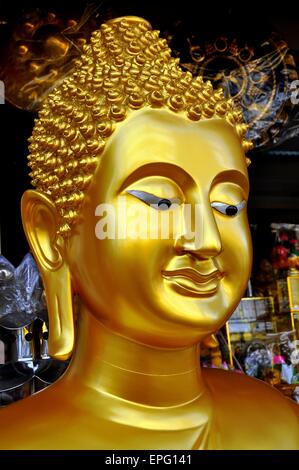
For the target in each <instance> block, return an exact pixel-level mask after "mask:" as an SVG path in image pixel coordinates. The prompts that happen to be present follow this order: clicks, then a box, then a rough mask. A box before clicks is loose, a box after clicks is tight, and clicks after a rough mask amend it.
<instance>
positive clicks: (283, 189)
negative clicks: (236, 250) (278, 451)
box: [0, 0, 299, 265]
mask: <svg viewBox="0 0 299 470" xmlns="http://www.w3.org/2000/svg"><path fill="white" fill-rule="evenodd" d="M91 3H92V4H93V5H96V6H97V7H98V10H97V11H98V12H99V13H100V14H99V22H102V21H105V20H106V19H107V18H109V17H116V16H122V15H137V16H143V17H145V18H147V19H148V20H149V21H150V22H151V23H152V25H153V27H154V28H155V29H159V30H161V31H165V30H167V29H168V28H175V26H174V25H176V24H177V23H180V25H182V24H183V26H184V28H185V29H186V31H189V30H191V31H196V32H197V34H198V35H202V36H203V37H208V36H209V35H213V34H217V35H219V34H222V33H223V34H227V33H229V34H237V35H240V34H242V35H244V36H246V37H249V38H250V37H252V38H255V39H258V38H259V37H260V38H262V37H264V36H265V35H266V34H267V33H268V32H271V31H277V32H278V33H279V34H280V35H281V36H282V37H283V38H284V39H285V40H286V42H287V43H288V44H289V46H290V50H291V53H292V54H293V55H294V57H297V58H298V57H299V13H298V8H295V6H293V5H292V4H291V2H286V3H285V4H275V5H274V4H273V3H272V2H271V3H270V2H269V3H268V2H264V3H262V2H259V3H258V2H223V3H222V4H221V3H218V2H217V3H215V2H213V1H209V2H205V4H204V3H203V2H201V1H198V2H195V1H193V2H190V1H188V0H186V1H184V2H181V3H180V4H177V5H174V3H173V2H170V1H162V0H161V1H160V2H153V1H151V2H149V1H146V0H144V1H125V2H123V1H122V2H120V1H101V2H97V1H95V2H86V1H77V2H74V3H73V6H72V4H71V3H69V2H62V1H41V0H40V1H31V2H29V1H23V2H20V1H19V2H14V1H13V0H11V1H10V2H7V1H6V2H1V4H0V21H1V20H2V21H5V22H7V26H1V25H0V47H1V50H2V60H3V58H4V60H5V47H4V45H5V44H6V41H7V38H8V37H9V34H11V31H12V29H13V28H14V27H15V25H16V24H17V23H18V21H19V20H20V18H21V17H22V15H23V13H24V11H28V10H29V9H30V8H41V9H45V10H47V9H48V10H49V11H51V10H55V11H58V12H64V13H65V14H68V13H69V14H71V12H73V11H74V12H75V11H83V10H84V7H85V6H86V5H90V4H91ZM261 3H262V4H261ZM297 67H298V62H297ZM35 117H36V115H35V114H34V113H31V112H28V111H23V110H20V109H18V108H16V107H13V106H12V105H10V104H9V103H6V104H5V105H0V123H1V185H0V187H1V245H2V254H3V255H4V256H5V257H7V258H8V259H9V260H10V261H11V262H12V263H13V264H15V265H17V264H18V263H19V262H20V261H21V259H22V257H23V256H24V255H25V254H26V253H27V251H28V245H27V242H26V240H25V237H24V234H23V229H22V224H21V218H20V199H21V195H22V193H23V192H24V191H25V190H26V189H27V188H29V187H30V180H29V177H28V172H29V171H28V168H27V154H28V151H27V139H28V137H29V136H30V135H31V132H32V128H33V124H34V122H33V120H34V118H35ZM273 150H274V151H273ZM250 157H251V159H252V165H251V166H250V168H249V173H250V181H251V197H250V204H249V219H250V222H251V223H252V224H255V225H256V227H257V230H256V231H255V240H254V246H255V254H256V257H259V253H263V254H265V252H267V250H269V249H270V241H271V233H270V230H269V223H270V222H288V223H299V138H293V139H292V140H288V141H286V142H284V143H283V144H282V145H279V146H276V147H275V148H272V149H271V148H267V149H264V150H260V151H252V152H251V155H250Z"/></svg>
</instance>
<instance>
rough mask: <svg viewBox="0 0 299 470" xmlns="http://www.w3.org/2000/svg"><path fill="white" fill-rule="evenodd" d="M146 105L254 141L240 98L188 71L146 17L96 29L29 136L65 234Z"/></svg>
mask: <svg viewBox="0 0 299 470" xmlns="http://www.w3.org/2000/svg"><path fill="white" fill-rule="evenodd" d="M145 106H148V107H151V108H163V107H164V108H168V109H170V110H171V111H173V112H175V113H184V114H185V115H186V117H187V118H188V119H190V120H192V121H198V120H200V119H202V118H204V119H207V118H212V117H219V118H224V119H225V120H226V121H228V122H229V123H230V124H231V125H232V126H234V127H235V129H236V131H237V133H238V135H239V137H240V139H241V142H242V145H243V148H244V150H245V152H246V151H247V150H249V149H250V148H251V146H252V144H251V142H249V141H248V140H246V139H245V134H246V131H247V125H246V124H244V123H243V122H242V113H241V112H240V111H239V110H237V109H236V108H235V106H234V104H233V101H232V100H230V99H225V97H224V95H223V92H222V90H216V91H214V90H213V87H212V85H211V83H210V82H209V81H207V82H204V81H203V80H202V78H201V77H197V78H193V77H192V75H191V73H190V72H184V71H183V70H182V69H181V68H180V66H179V59H174V58H172V57H171V51H170V49H169V47H168V45H167V42H166V40H165V39H161V38H160V37H159V31H152V28H151V25H150V24H149V23H148V22H147V21H145V20H144V19H142V18H137V17H123V18H117V19H115V20H112V21H109V22H107V23H105V24H103V25H102V26H101V27H100V29H99V30H98V31H95V32H94V33H93V34H92V36H91V41H90V44H89V45H87V46H85V47H84V52H83V55H82V56H81V58H80V60H78V62H77V64H76V67H75V69H74V71H73V72H72V74H71V75H70V76H68V77H67V78H65V79H64V80H63V82H62V83H61V84H60V85H58V86H57V88H55V89H54V90H53V91H52V92H51V94H49V96H48V97H47V99H46V100H45V103H44V105H43V108H42V110H41V111H40V113H39V118H38V119H36V120H35V127H34V129H33V133H32V136H31V137H30V139H29V141H30V146H29V150H30V152H31V153H30V155H29V157H28V159H29V166H30V167H31V170H32V171H31V173H30V176H31V177H32V185H33V186H35V187H36V189H37V190H38V191H40V192H42V193H44V194H46V195H47V196H48V197H49V198H50V199H51V200H52V201H53V203H54V204H55V206H56V208H57V210H58V213H59V214H60V216H61V221H60V226H59V229H58V233H59V234H61V235H62V236H67V235H69V234H70V232H71V228H72V226H73V225H74V224H75V223H76V221H77V220H78V215H79V209H80V206H81V204H82V201H83V199H84V195H85V193H86V190H87V187H88V185H89V183H90V181H91V179H92V177H93V173H94V171H95V169H96V167H97V165H98V163H99V160H100V156H101V154H102V152H103V150H104V147H105V144H106V141H107V139H108V138H109V136H110V135H111V134H112V133H113V130H114V128H115V125H116V124H117V123H118V122H120V121H123V120H124V119H125V118H126V116H127V114H128V113H129V112H130V111H133V110H138V109H141V108H143V107H145Z"/></svg>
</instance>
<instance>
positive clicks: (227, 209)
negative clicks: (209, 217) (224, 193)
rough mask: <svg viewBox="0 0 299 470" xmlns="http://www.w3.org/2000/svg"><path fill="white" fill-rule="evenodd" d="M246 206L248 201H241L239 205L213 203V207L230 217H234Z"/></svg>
mask: <svg viewBox="0 0 299 470" xmlns="http://www.w3.org/2000/svg"><path fill="white" fill-rule="evenodd" d="M245 206H246V201H241V202H239V204H237V205H233V204H225V203H224V202H212V203H211V207H213V209H216V210H217V211H218V212H221V213H222V214H224V215H228V216H229V217H234V216H235V215H237V214H238V213H239V212H240V211H241V210H242V209H244V207H245Z"/></svg>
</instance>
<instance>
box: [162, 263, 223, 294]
mask: <svg viewBox="0 0 299 470" xmlns="http://www.w3.org/2000/svg"><path fill="white" fill-rule="evenodd" d="M162 276H163V277H164V279H166V280H167V281H169V282H170V283H171V286H172V288H173V289H174V290H175V291H177V292H179V293H180V294H182V295H186V296H188V297H206V296H211V295H213V294H215V293H216V292H217V290H218V285H219V281H220V280H221V279H222V278H223V273H221V272H220V271H218V269H214V270H213V271H211V272H208V273H205V274H202V273H201V272H199V271H197V270H195V269H193V268H183V269H176V270H174V271H162Z"/></svg>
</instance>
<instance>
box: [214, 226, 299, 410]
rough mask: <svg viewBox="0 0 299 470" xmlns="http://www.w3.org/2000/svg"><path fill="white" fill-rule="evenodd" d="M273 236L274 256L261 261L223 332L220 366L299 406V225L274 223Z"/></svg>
mask: <svg viewBox="0 0 299 470" xmlns="http://www.w3.org/2000/svg"><path fill="white" fill-rule="evenodd" d="M255 229H256V227H252V230H253V231H254V230H255ZM268 234H269V235H270V237H269V239H268V242H269V247H270V246H271V244H272V248H271V249H269V250H268V253H270V257H269V259H267V254H265V257H263V258H261V259H255V264H257V266H256V267H255V268H254V269H253V272H252V277H251V281H250V283H249V285H248V289H247V292H246V296H244V297H243V298H242V300H241V302H240V304H239V305H238V306H237V308H236V309H235V311H234V313H233V315H232V316H231V317H230V319H229V320H228V322H227V323H226V325H225V328H224V331H223V332H220V333H219V335H221V336H220V341H219V356H220V357H221V358H222V359H221V360H220V359H219V358H218V367H221V368H225V369H234V370H237V371H239V372H241V373H245V374H247V375H249V376H251V377H255V378H258V379H261V380H264V381H266V382H267V383H269V384H270V385H272V386H274V387H276V388H277V389H278V390H280V391H281V392H282V393H284V394H285V395H287V396H288V397H290V398H292V399H294V400H295V401H296V402H299V322H298V312H299V305H298V304H299V302H298V293H299V270H298V268H299V250H298V247H299V225H297V224H284V223H272V224H270V226H269V232H268ZM253 238H254V239H255V240H256V237H254V236H253ZM223 333H224V334H223ZM215 353H216V350H214V351H213V350H211V355H212V356H213V354H214V355H215ZM214 361H215V359H214V360H213V359H211V363H212V366H213V364H214V363H215V362H214Z"/></svg>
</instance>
